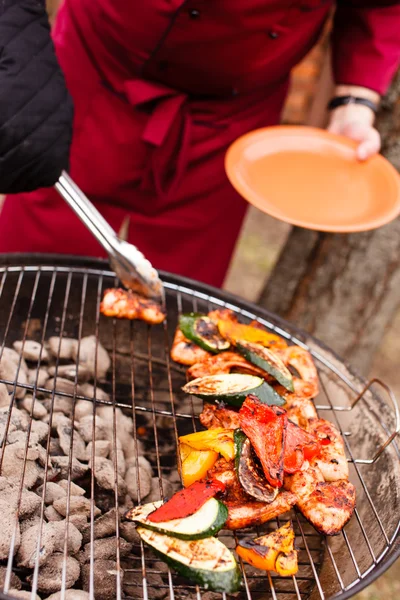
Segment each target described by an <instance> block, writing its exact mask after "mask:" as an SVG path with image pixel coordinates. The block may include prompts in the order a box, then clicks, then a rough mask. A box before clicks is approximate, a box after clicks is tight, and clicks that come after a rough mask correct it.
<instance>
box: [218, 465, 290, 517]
mask: <svg viewBox="0 0 400 600" xmlns="http://www.w3.org/2000/svg"><path fill="white" fill-rule="evenodd" d="M207 477H208V478H212V479H218V481H221V482H222V483H224V484H225V486H226V490H225V498H224V499H223V502H224V504H225V505H226V507H227V508H228V520H227V521H226V524H225V527H226V528H227V529H242V528H244V527H256V526H258V525H261V524H262V523H266V522H267V521H270V520H271V519H274V518H275V517H277V516H278V515H281V514H283V513H285V512H287V511H288V510H290V509H291V507H292V506H294V504H296V502H297V496H296V495H295V494H293V493H292V492H289V491H283V492H280V493H279V494H278V495H277V497H276V498H275V500H273V501H272V502H270V503H269V504H267V503H265V502H257V501H255V500H254V498H252V497H251V496H249V495H248V494H247V493H246V492H245V491H244V489H243V488H242V486H241V484H240V482H239V480H238V478H237V475H236V471H235V467H234V462H233V461H227V460H225V459H224V458H220V459H219V460H217V462H216V463H215V465H214V466H213V468H212V469H210V470H209V471H208V473H207Z"/></svg>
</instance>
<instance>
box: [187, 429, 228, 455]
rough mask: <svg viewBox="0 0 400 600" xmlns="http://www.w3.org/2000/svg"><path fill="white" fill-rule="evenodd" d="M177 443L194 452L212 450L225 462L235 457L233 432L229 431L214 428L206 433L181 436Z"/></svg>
mask: <svg viewBox="0 0 400 600" xmlns="http://www.w3.org/2000/svg"><path fill="white" fill-rule="evenodd" d="M179 441H180V442H183V443H184V444H186V445H187V446H190V447H191V448H194V449H195V450H214V452H218V453H219V454H221V455H222V456H223V457H224V458H226V460H232V459H233V458H234V456H235V450H234V447H233V431H232V430H231V429H224V428H223V427H216V428H215V429H210V430H208V431H198V432H197V433H189V435H184V436H181V437H180V438H179Z"/></svg>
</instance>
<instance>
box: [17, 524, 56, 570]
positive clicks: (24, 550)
mask: <svg viewBox="0 0 400 600" xmlns="http://www.w3.org/2000/svg"><path fill="white" fill-rule="evenodd" d="M39 537H40V546H39V552H38V542H39ZM55 537H56V534H55V531H54V530H53V528H52V523H44V522H43V523H42V524H40V523H39V524H38V525H34V526H33V527H30V528H29V529H27V530H26V531H24V533H23V534H22V536H21V543H20V546H19V550H18V554H17V564H18V566H20V567H28V568H30V569H33V568H34V567H35V563H36V561H38V563H39V565H44V564H45V563H46V562H47V560H48V559H49V557H50V556H51V555H52V554H53V552H54V550H55Z"/></svg>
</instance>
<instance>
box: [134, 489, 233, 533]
mask: <svg viewBox="0 0 400 600" xmlns="http://www.w3.org/2000/svg"><path fill="white" fill-rule="evenodd" d="M162 504H163V502H162V501H160V502H150V503H149V504H144V505H143V506H136V507H135V508H132V509H131V510H130V511H129V512H128V513H127V514H126V518H127V519H130V520H131V521H135V522H136V523H139V524H140V525H141V526H142V527H145V528H146V529H151V530H152V531H157V532H158V533H164V534H166V535H171V536H173V537H176V538H179V539H181V540H201V539H203V538H207V537H211V536H213V535H215V534H216V533H217V532H218V531H219V530H220V529H221V528H222V527H223V526H224V524H225V521H226V520H227V518H228V509H227V508H226V506H225V504H223V503H222V502H220V501H219V500H216V498H210V499H209V500H207V502H205V503H204V504H203V506H202V507H201V508H199V510H198V511H196V512H195V513H194V514H193V515H190V516H189V517H185V518H184V519H173V520H171V521H165V522H163V523H152V522H151V521H149V520H148V519H147V516H148V515H149V514H150V513H151V512H153V511H154V510H156V509H157V508H159V507H160V506H161V505H162Z"/></svg>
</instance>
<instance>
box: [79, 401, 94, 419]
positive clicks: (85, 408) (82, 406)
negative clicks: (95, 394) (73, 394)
mask: <svg viewBox="0 0 400 600" xmlns="http://www.w3.org/2000/svg"><path fill="white" fill-rule="evenodd" d="M87 415H93V404H92V402H90V401H89V400H78V401H77V402H76V404H75V421H80V420H81V419H82V418H83V417H86V416H87Z"/></svg>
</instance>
